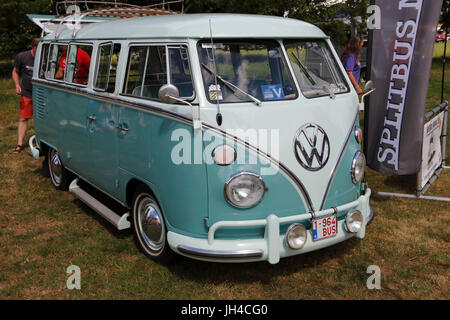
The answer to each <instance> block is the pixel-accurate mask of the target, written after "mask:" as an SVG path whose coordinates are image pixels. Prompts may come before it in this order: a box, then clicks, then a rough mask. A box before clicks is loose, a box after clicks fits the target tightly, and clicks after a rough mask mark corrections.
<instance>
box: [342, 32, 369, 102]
mask: <svg viewBox="0 0 450 320" xmlns="http://www.w3.org/2000/svg"><path fill="white" fill-rule="evenodd" d="M363 46H364V39H363V38H362V37H361V36H360V35H354V36H352V37H351V38H350V39H349V40H348V43H347V47H346V48H345V50H344V52H343V53H342V56H341V60H342V63H343V64H344V68H345V71H347V74H348V77H349V78H350V81H351V82H352V84H353V86H354V87H355V89H356V93H358V94H362V93H363V91H362V89H361V88H360V87H359V85H358V83H359V78H360V76H361V62H360V61H359V56H360V54H361V50H362V48H363Z"/></svg>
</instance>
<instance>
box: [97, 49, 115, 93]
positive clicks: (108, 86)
mask: <svg viewBox="0 0 450 320" xmlns="http://www.w3.org/2000/svg"><path fill="white" fill-rule="evenodd" d="M119 54H120V44H117V43H116V44H114V45H113V44H112V43H108V44H103V45H100V46H99V50H98V58H97V59H98V62H97V71H96V75H95V83H94V88H95V89H97V90H102V91H106V92H110V93H113V92H114V89H115V85H116V73H117V64H118V62H119Z"/></svg>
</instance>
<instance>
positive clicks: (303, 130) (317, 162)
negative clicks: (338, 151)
mask: <svg viewBox="0 0 450 320" xmlns="http://www.w3.org/2000/svg"><path fill="white" fill-rule="evenodd" d="M294 153H295V157H296V158H297V161H298V162H299V163H300V164H301V165H302V167H303V168H305V169H306V170H309V171H317V170H320V169H322V168H323V167H324V166H325V165H326V164H327V162H328V158H329V157H330V142H329V140H328V137H327V134H326V133H325V131H324V130H323V129H322V128H321V127H320V126H318V125H317V124H314V123H308V124H305V125H303V126H301V127H300V129H298V130H297V133H296V134H295V139H294Z"/></svg>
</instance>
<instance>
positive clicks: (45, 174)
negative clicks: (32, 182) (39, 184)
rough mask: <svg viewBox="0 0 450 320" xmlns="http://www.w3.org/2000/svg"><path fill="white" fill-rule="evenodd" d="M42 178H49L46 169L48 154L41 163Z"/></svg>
mask: <svg viewBox="0 0 450 320" xmlns="http://www.w3.org/2000/svg"><path fill="white" fill-rule="evenodd" d="M41 173H42V176H43V177H45V178H50V170H49V169H48V154H46V155H45V157H44V160H43V161H42V170H41Z"/></svg>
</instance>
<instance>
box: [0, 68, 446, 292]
mask: <svg viewBox="0 0 450 320" xmlns="http://www.w3.org/2000/svg"><path fill="white" fill-rule="evenodd" d="M438 69H439V66H438V65H437V64H435V65H434V67H433V72H432V77H431V81H430V94H431V96H430V98H429V104H430V105H433V104H435V103H436V101H437V100H436V99H438V97H436V96H435V95H436V94H437V91H439V92H440V89H439V88H440V80H438V79H440V77H439V70H438ZM447 92H448V90H447ZM18 100H19V99H18V96H16V95H15V93H14V86H13V83H12V81H11V80H10V79H3V80H0V136H1V139H0V203H1V206H0V299H449V298H450V285H449V271H448V270H449V268H450V257H449V254H450V250H449V241H450V233H449V230H450V228H449V226H450V215H449V211H450V207H449V205H448V204H446V203H442V202H433V201H425V200H415V199H395V198H385V197H381V196H378V195H377V194H376V192H377V191H396V192H411V190H410V189H411V186H412V187H413V186H414V181H413V179H411V177H409V178H408V177H406V178H405V177H388V176H383V175H381V174H378V173H376V172H374V171H371V170H369V172H368V181H369V184H370V187H371V188H372V191H373V196H372V199H371V206H372V207H373V209H374V210H375V214H376V217H375V220H374V221H373V223H372V224H371V225H370V226H369V227H368V230H367V233H366V237H365V238H364V239H363V240H357V239H351V240H349V241H346V242H344V243H341V244H338V245H335V246H332V247H329V248H326V249H323V250H320V251H316V252H312V253H308V254H304V255H300V256H296V257H291V258H286V259H282V260H281V261H280V263H279V264H277V265H270V264H268V263H265V262H263V263H251V264H250V263H245V264H217V263H206V262H200V261H195V260H190V259H186V258H182V257H179V258H178V259H176V260H175V261H174V263H172V264H170V265H166V266H165V265H160V264H157V263H155V262H153V261H151V260H149V259H147V258H146V257H145V256H144V255H143V254H142V253H140V252H139V250H138V249H137V247H136V245H135V244H134V241H133V236H132V233H131V232H130V231H124V232H119V231H117V230H115V229H114V228H113V227H112V226H111V225H109V224H108V223H107V222H105V220H103V219H102V218H100V217H99V216H98V215H97V214H95V213H94V212H93V211H91V210H90V209H88V208H87V207H86V206H85V205H83V204H82V203H81V202H80V201H78V200H75V199H74V197H73V196H72V195H71V194H69V193H67V192H60V191H56V190H55V189H54V188H53V186H52V185H51V183H50V181H49V179H48V178H44V177H43V176H42V174H41V172H40V168H41V162H42V161H35V160H33V159H32V158H31V157H30V156H28V155H27V154H26V152H22V153H21V154H19V155H13V154H12V153H11V150H12V148H13V147H14V145H15V144H16V134H17V133H16V130H17V124H16V122H17V117H18V110H17V105H18ZM32 133H33V130H31V131H30V132H29V134H28V137H29V136H30V135H31V134H32ZM449 149H450V148H449ZM447 157H448V156H447ZM411 183H412V185H411ZM449 187H450V174H449V173H448V171H446V172H444V173H443V174H442V176H441V177H440V178H439V179H438V181H437V182H436V183H435V184H434V185H433V186H432V187H431V188H430V190H429V192H428V194H430V195H436V196H447V197H450V188H449ZM72 264H74V265H78V266H79V267H80V268H81V286H82V289H81V290H68V289H67V288H66V280H67V278H68V274H66V269H67V267H68V266H70V265H72ZM370 265H378V266H379V267H380V268H381V277H382V279H381V290H368V289H367V288H366V281H367V278H368V277H369V274H367V273H366V270H367V267H368V266H370Z"/></svg>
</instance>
